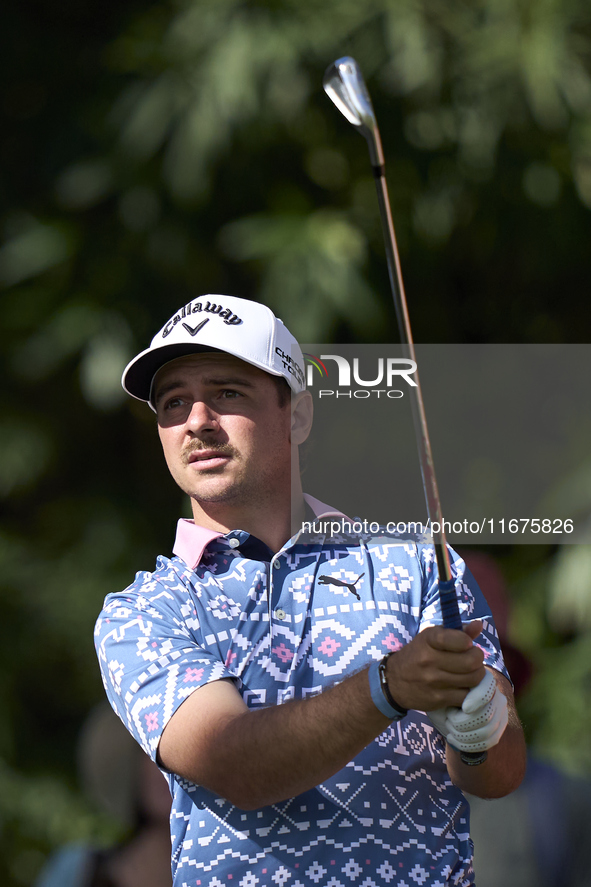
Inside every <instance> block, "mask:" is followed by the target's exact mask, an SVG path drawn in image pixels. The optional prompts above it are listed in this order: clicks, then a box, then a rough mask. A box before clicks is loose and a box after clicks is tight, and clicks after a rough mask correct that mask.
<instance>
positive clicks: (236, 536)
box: [96, 498, 506, 887]
mask: <svg viewBox="0 0 591 887" xmlns="http://www.w3.org/2000/svg"><path fill="white" fill-rule="evenodd" d="M309 502H310V503H311V504H312V506H313V507H316V509H317V513H318V511H319V510H320V509H319V503H317V502H316V500H312V499H311V498H309ZM175 552H176V554H175V556H174V557H173V558H171V559H169V558H166V557H161V558H159V559H158V562H157V565H156V569H155V570H154V572H152V573H138V574H137V576H136V578H135V581H134V582H133V583H132V584H131V585H130V586H129V588H127V589H126V590H125V591H123V592H121V593H119V594H111V595H109V596H108V597H107V598H106V600H105V605H104V609H103V611H102V613H101V615H100V617H99V619H98V622H97V625H96V646H97V651H98V656H99V662H100V667H101V671H102V676H103V681H104V684H105V688H106V691H107V695H108V697H109V700H110V702H111V704H112V706H113V708H114V709H115V710H116V712H117V713H118V714H119V716H120V718H121V719H122V721H123V723H124V724H125V725H126V726H127V728H128V729H129V730H130V731H131V733H132V734H133V735H134V736H135V738H136V739H137V741H138V742H139V743H140V744H141V746H142V747H143V748H144V750H145V751H146V752H147V753H148V754H149V755H150V756H151V757H152V758H155V757H156V751H157V748H158V742H159V739H160V736H161V734H162V731H163V729H164V727H165V725H166V724H167V722H168V721H169V719H170V718H171V717H172V715H173V714H174V712H175V710H176V709H177V708H178V707H179V706H180V705H181V704H182V703H183V702H184V700H185V699H186V698H187V697H188V696H189V695H190V694H191V693H192V692H193V691H194V690H195V689H196V688H198V687H201V686H203V685H204V684H206V683H208V682H210V681H217V680H220V679H221V678H231V679H233V680H234V681H235V682H236V686H237V687H238V689H239V691H240V693H241V695H242V697H243V699H244V700H245V702H246V703H247V705H248V706H249V707H250V708H257V707H259V706H267V705H278V704H282V703H284V702H286V701H287V700H289V699H305V698H306V697H308V696H313V695H314V694H317V693H321V692H322V691H323V690H324V689H325V688H326V687H329V686H331V685H332V684H334V683H335V682H338V681H340V680H342V679H343V678H345V677H346V676H347V675H348V674H351V673H352V672H354V671H357V670H359V669H360V668H362V667H363V666H365V665H367V664H368V663H369V662H370V661H372V660H376V659H381V658H382V656H384V654H385V653H387V652H388V651H390V650H397V649H399V648H400V647H401V646H403V645H404V644H406V643H407V642H408V641H410V640H411V639H412V638H413V637H414V636H415V634H416V633H417V632H418V631H419V630H420V629H421V628H423V627H425V626H427V625H430V624H437V623H440V622H441V618H440V612H439V602H438V596H437V581H436V569H435V567H434V552H433V547H432V546H431V545H429V544H428V543H425V542H424V541H423V540H421V539H420V538H418V539H417V538H413V537H401V536H377V537H369V536H367V537H363V536H355V537H345V536H334V537H326V536H315V535H308V536H304V535H303V534H298V535H297V536H295V537H294V538H293V539H291V540H290V541H289V542H287V543H286V544H285V546H284V547H283V548H282V549H281V551H279V552H277V553H276V554H275V555H272V553H271V552H269V551H268V549H266V546H264V545H263V544H262V543H260V542H259V541H258V540H256V539H254V538H253V537H250V536H249V535H248V533H246V532H244V531H241V530H235V531H233V532H230V533H227V534H225V535H221V534H218V533H216V532H214V531H211V530H204V529H203V528H199V527H195V526H194V525H193V523H192V522H190V521H181V522H180V527H179V533H178V534H177V542H176V544H175ZM453 572H454V575H455V576H456V577H457V581H456V587H457V591H458V599H459V603H460V611H461V613H462V618H463V619H464V620H469V619H473V618H477V617H478V618H482V619H483V623H484V629H483V632H482V634H481V635H480V637H479V638H478V639H477V643H478V644H479V646H481V647H482V649H483V650H484V653H485V664H486V665H488V666H491V667H493V668H496V669H498V670H500V671H502V672H503V673H504V674H506V671H505V669H504V665H503V661H502V658H501V653H500V648H499V643H498V639H497V634H496V631H495V628H494V625H493V623H492V619H491V617H490V611H489V609H488V607H487V604H486V602H485V600H484V598H483V596H482V594H481V593H480V591H479V589H478V587H477V586H476V585H475V583H474V580H473V579H472V578H471V576H470V575H469V574H467V576H466V577H464V563H463V561H462V560H460V559H459V558H458V557H457V555H454V564H453ZM464 579H465V581H464ZM331 580H333V581H331ZM166 775H167V777H168V779H169V781H170V787H171V792H172V794H173V806H172V814H171V833H172V870H173V878H174V887H283V885H287V887H384V885H391V887H415V885H416V887H423V885H426V887H443V885H457V887H460V885H461V887H465V885H471V884H473V880H474V876H473V869H472V844H471V841H470V837H469V810H468V805H467V803H466V800H465V799H464V796H463V794H462V793H461V791H460V790H459V789H458V788H456V787H455V786H454V785H453V784H452V782H451V780H450V779H449V776H448V774H447V770H446V767H445V744H444V741H443V738H442V737H441V735H440V734H439V733H438V732H437V730H436V729H435V727H434V726H433V724H432V723H431V722H430V721H429V719H428V718H427V717H426V715H424V714H423V713H421V712H417V711H411V712H409V713H408V715H407V716H406V717H405V718H404V719H403V720H402V721H400V722H398V723H394V724H392V725H391V726H389V727H388V728H387V729H386V730H385V732H384V733H382V734H381V735H380V736H378V737H377V738H376V739H375V740H374V741H373V742H371V743H370V744H369V745H368V746H367V747H366V748H365V749H364V750H363V751H362V752H361V754H359V755H357V757H355V758H354V759H353V760H352V761H350V762H349V764H347V766H346V767H344V768H343V769H342V770H341V771H339V772H338V773H336V774H335V775H334V776H333V777H331V778H330V779H328V780H326V781H325V782H324V783H322V784H321V785H318V786H317V787H316V788H314V789H312V790H311V791H308V792H305V793H304V794H302V795H299V796H297V797H295V798H291V799H289V800H287V801H281V802H279V803H277V804H272V805H271V806H268V807H264V808H262V809H260V810H249V811H244V810H241V809H239V808H237V807H234V806H233V805H232V804H231V803H230V802H229V801H227V800H225V799H224V798H221V797H218V796H217V795H215V794H213V793H212V792H210V791H208V790H207V789H205V788H202V787H201V786H198V785H195V784H193V783H191V782H188V781H187V780H185V779H182V778H180V777H178V776H175V775H174V774H166Z"/></svg>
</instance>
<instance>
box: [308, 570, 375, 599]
mask: <svg viewBox="0 0 591 887" xmlns="http://www.w3.org/2000/svg"><path fill="white" fill-rule="evenodd" d="M362 576H365V573H361V575H360V576H358V577H357V579H356V580H355V582H344V581H343V580H342V579H333V578H332V577H331V576H320V577H319V578H318V584H319V585H338V586H340V587H343V588H348V589H349V591H350V592H351V594H354V595H355V597H356V598H357V600H358V601H360V600H361V598H360V597H359V595H358V593H357V592H356V591H355V586H356V585H357V583H358V582H359V580H360V579H361V577H362Z"/></svg>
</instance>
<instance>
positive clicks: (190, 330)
mask: <svg viewBox="0 0 591 887" xmlns="http://www.w3.org/2000/svg"><path fill="white" fill-rule="evenodd" d="M208 320H209V317H206V318H205V320H202V321H201V323H198V324H197V326H189V324H188V323H183V326H184V328H185V329H186V331H187V332H188V333H190V334H191V335H192V336H196V335H197V333H198V332H199V330H200V329H201V328H202V327H204V326H205V324H206V323H207V321H208Z"/></svg>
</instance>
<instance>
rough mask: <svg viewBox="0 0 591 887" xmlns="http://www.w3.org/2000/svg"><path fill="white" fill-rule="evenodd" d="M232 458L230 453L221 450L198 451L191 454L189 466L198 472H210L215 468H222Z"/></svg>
mask: <svg viewBox="0 0 591 887" xmlns="http://www.w3.org/2000/svg"><path fill="white" fill-rule="evenodd" d="M231 458H232V457H231V456H230V454H229V453H224V452H220V451H219V450H196V451H194V452H192V453H189V456H188V458H187V464H188V465H191V466H192V467H193V468H194V469H195V470H196V471H209V470H212V469H215V468H222V467H223V466H224V465H226V464H227V463H228V462H229V461H230V459H231Z"/></svg>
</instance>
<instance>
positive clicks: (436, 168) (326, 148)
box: [0, 0, 591, 887]
mask: <svg viewBox="0 0 591 887" xmlns="http://www.w3.org/2000/svg"><path fill="white" fill-rule="evenodd" d="M2 25H3V26H2V28H1V29H0V30H1V32H2V33H3V34H4V38H5V51H4V52H3V62H4V76H3V81H4V91H3V103H2V113H3V127H2V129H3V133H4V136H3V140H2V143H1V145H0V157H1V159H2V164H1V168H2V170H3V174H2V178H1V180H0V187H1V191H2V205H3V210H2V214H1V218H0V221H1V226H2V242H1V245H0V284H1V286H2V292H1V293H0V328H1V330H2V337H3V343H4V347H3V349H2V355H1V357H0V361H1V368H2V372H3V376H4V379H5V383H4V385H3V391H2V397H3V409H2V418H1V420H0V431H1V435H0V496H2V499H3V503H4V505H5V508H4V515H5V516H4V520H3V525H2V533H1V535H0V557H1V564H2V570H1V573H0V601H1V604H2V611H3V619H2V622H1V624H0V642H1V644H2V650H3V653H4V658H3V665H2V667H1V669H0V700H1V702H2V711H3V715H2V719H1V720H0V758H1V760H2V762H3V763H2V767H1V768H0V798H1V799H2V800H1V801H0V821H1V825H0V842H1V846H2V852H1V853H0V859H1V861H0V880H1V881H2V883H3V884H6V885H7V887H12V885H17V884H18V885H20V884H27V883H31V882H32V879H33V877H34V873H35V870H36V869H37V868H38V867H39V865H40V864H41V862H42V860H43V858H44V855H45V854H46V853H47V852H48V851H49V849H50V848H51V847H52V846H54V845H56V844H59V843H61V842H63V841H66V840H71V839H73V838H79V837H84V836H85V835H89V834H90V833H91V831H92V829H93V828H94V827H95V826H94V825H92V822H94V820H92V817H91V814H90V813H87V812H81V811H82V809H83V808H82V807H81V806H80V805H81V804H82V801H81V799H80V797H79V795H78V794H77V793H76V791H75V790H74V789H72V788H67V789H66V788H65V787H64V786H66V785H69V786H71V785H73V784H74V779H75V774H74V768H73V766H72V760H73V756H74V749H75V742H76V734H77V730H78V729H79V726H80V723H81V721H82V719H83V717H84V715H85V713H86V712H87V711H88V709H89V708H90V707H91V705H92V704H93V703H94V702H95V701H96V700H97V699H99V698H101V695H102V688H101V686H100V680H99V677H98V673H97V669H96V665H95V660H94V652H93V650H92V626H93V621H94V618H95V615H96V613H97V612H98V610H99V608H100V605H101V601H102V598H103V596H104V595H105V594H107V593H108V592H109V591H111V590H113V589H119V588H121V587H123V586H124V585H125V584H127V582H128V581H129V580H130V579H131V577H132V576H133V573H134V571H135V570H137V569H139V568H140V567H141V568H149V567H150V565H151V564H152V563H153V561H154V557H155V555H156V553H157V552H158V551H161V550H163V549H164V550H167V549H168V548H169V547H170V542H171V537H172V528H173V524H174V520H175V518H176V517H177V516H178V513H179V512H180V510H181V507H182V505H181V502H180V497H179V496H178V495H177V493H176V492H175V490H174V488H173V487H172V485H171V484H170V482H169V481H168V479H167V478H166V475H165V471H164V469H163V467H162V465H161V459H160V455H159V453H158V446H157V441H156V437H155V433H154V427H153V420H152V417H151V416H150V415H149V411H148V410H144V409H143V407H141V406H139V405H137V404H134V403H131V402H127V401H125V400H123V399H122V395H121V392H120V390H119V386H118V378H119V375H120V371H121V369H122V368H123V367H124V365H125V363H126V361H127V360H128V359H129V357H130V356H131V355H132V354H133V353H134V351H135V350H136V349H139V348H143V347H145V345H146V344H147V342H148V341H149V338H150V336H151V335H152V334H153V333H154V332H155V330H156V329H158V328H159V326H160V325H161V324H162V323H163V322H164V320H165V319H166V318H167V317H168V316H169V315H170V314H171V313H172V311H173V310H174V309H175V308H176V307H177V306H178V305H179V304H181V303H182V301H183V300H185V299H186V298H189V297H191V296H192V295H194V294H196V293H201V292H233V293H237V294H240V295H244V296H255V297H256V296H257V295H259V296H261V297H262V298H263V299H264V300H265V301H267V302H268V303H269V304H270V305H271V306H272V307H273V308H274V309H275V310H276V311H277V312H278V313H279V314H280V316H282V317H283V318H284V319H285V321H286V322H287V323H288V324H289V326H290V327H292V328H293V330H294V332H295V333H296V334H297V335H299V336H300V338H301V339H302V340H307V341H317V342H319V341H323V340H324V341H336V342H339V341H340V342H348V341H360V340H361V341H367V342H372V341H383V340H388V341H390V340H392V339H395V338H396V336H397V332H396V328H395V321H394V317H393V312H392V310H391V303H390V296H389V289H388V283H387V275H386V270H385V263H384V257H383V247H382V241H381V231H380V227H379V222H378V216H377V206H376V202H375V193H374V186H373V182H372V179H371V174H370V170H369V166H368V158H367V150H366V145H365V144H364V142H363V140H362V139H360V138H359V136H358V135H357V133H355V132H354V131H353V129H352V128H351V127H349V126H348V125H347V124H346V123H345V122H344V121H343V120H342V118H341V117H340V115H339V114H338V113H337V112H336V111H335V109H334V108H333V107H332V106H331V105H330V103H329V102H328V101H327V100H326V98H325V96H324V94H323V92H322V89H321V79H322V73H323V71H324V68H325V67H326V66H327V65H328V64H329V63H330V62H332V61H333V60H334V59H335V58H337V57H339V56H342V55H345V54H352V55H354V56H355V57H356V58H357V59H358V61H359V62H360V64H361V66H362V69H363V71H364V73H365V76H366V79H367V81H368V84H369V88H370V92H371V94H372V98H373V101H374V105H375V108H376V112H377V115H378V119H379V121H380V127H381V131H382V138H383V142H384V146H385V151H386V160H387V170H388V178H389V184H390V191H391V198H392V203H393V210H394V217H395V224H396V228H397V235H398V239H399V245H400V249H401V254H402V262H403V270H404V275H405V281H406V287H407V290H408V293H409V302H410V314H411V320H412V324H413V330H414V333H415V338H416V339H417V341H432V342H437V341H442V342H445V341H455V342H504V341H513V342H535V341H542V342H544V341H548V342H552V341H565V342H577V341H586V339H587V338H588V337H589V330H590V328H591V307H590V305H591V303H590V301H589V300H588V299H585V298H582V296H583V295H584V293H585V291H586V288H587V286H588V282H587V281H588V275H589V247H588V242H589V238H588V231H589V220H590V216H589V210H590V209H591V77H590V68H589V57H590V47H591V14H590V12H589V6H588V4H587V3H584V2H582V0H569V2H564V0H562V2H558V0H478V2H474V3H471V4H467V3H464V2H458V0H442V2H438V3H426V2H422V0H357V2H355V3H353V2H351V0H326V2H323V3H321V4H318V3H316V2H311V0H299V2H297V3H296V2H293V0H252V2H242V0H177V2H166V3H164V2H161V3H150V4H148V3H146V2H144V0H135V2H134V3H132V4H125V5H124V6H123V7H122V6H120V5H119V6H116V7H113V8H112V9H108V8H107V9H106V8H105V7H104V4H99V3H97V2H94V3H93V2H92V0H89V2H87V3H85V4H83V5H82V6H81V5H80V4H78V5H75V4H68V3H66V4H65V5H64V4H60V5H59V6H56V5H55V4H50V3H47V2H43V0H37V2H36V3H33V2H32V0H25V2H24V4H23V3H21V4H16V5H15V4H12V5H11V4H9V5H8V6H7V7H6V8H5V9H4V10H3V12H2ZM588 485H589V472H588V471H585V472H584V477H582V478H580V479H574V480H573V488H572V492H571V493H568V491H566V492H564V493H563V494H564V495H571V496H572V497H573V498H572V501H573V503H575V504H576V508H577V511H578V513H581V514H585V513H586V512H588V506H587V504H586V503H587V501H588V497H587V498H585V497H584V496H583V495H582V491H583V490H584V489H588ZM574 551H575V550H574V549H573V552H572V553H564V552H562V553H561V552H555V551H553V550H551V549H549V550H547V549H543V548H539V549H538V550H536V551H535V552H533V553H532V552H531V551H528V550H526V549H524V548H523V547H521V548H520V547H519V546H515V548H514V549H512V550H507V551H502V552H500V553H501V555H502V563H503V567H504V569H505V571H506V574H507V576H508V579H509V583H510V587H511V589H512V592H513V594H514V597H515V606H516V609H515V615H514V619H513V632H514V642H515V643H516V644H517V645H519V643H520V642H521V643H522V646H523V648H524V649H525V650H526V651H527V652H529V654H530V655H531V656H532V658H534V659H535V660H536V662H537V664H538V672H537V676H536V678H535V682H534V684H533V685H532V689H531V695H530V696H529V697H528V699H526V700H524V712H525V713H526V715H527V722H528V730H529V732H530V736H531V738H532V741H534V742H535V743H536V744H537V745H538V746H539V747H541V748H543V749H544V752H545V753H547V754H549V755H553V756H554V757H556V758H558V759H560V760H566V758H567V756H569V761H570V762H571V763H576V765H577V766H578V767H579V768H581V769H585V770H586V771H587V772H591V762H590V761H589V757H588V751H587V743H586V736H587V735H588V729H587V728H588V726H589V725H588V724H587V715H586V712H587V711H588V709H589V706H588V705H587V704H586V703H587V690H586V686H587V684H588V679H589V665H588V663H589V655H588V653H589V651H588V644H589V630H590V619H589V611H590V605H589V600H590V599H591V596H590V593H589V587H588V584H587V583H586V582H585V581H581V577H584V576H587V575H588V571H587V570H586V569H585V567H584V566H583V567H581V565H580V563H575V562H574V561H575V559H576V558H577V557H578V558H585V557H588V553H585V550H583V549H577V551H578V554H576V555H575V553H574ZM569 558H571V562H570V563H567V560H568V559H569ZM553 564H555V567H554V566H552V565H553ZM560 565H562V566H564V570H561V571H559V572H553V571H554V570H555V569H556V570H557V569H558V566H560ZM568 571H570V572H568ZM566 576H572V577H576V578H577V581H575V579H574V578H573V583H567V586H566V587H565V584H564V583H565V579H564V577H566ZM549 602H551V608H550V610H549V609H548V604H549ZM528 700H529V701H528ZM573 725H575V726H573ZM84 809H86V808H84ZM48 811H52V812H51V815H49V813H48ZM44 812H45V816H44ZM99 831H100V829H99Z"/></svg>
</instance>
